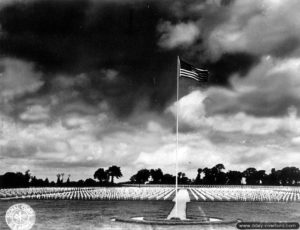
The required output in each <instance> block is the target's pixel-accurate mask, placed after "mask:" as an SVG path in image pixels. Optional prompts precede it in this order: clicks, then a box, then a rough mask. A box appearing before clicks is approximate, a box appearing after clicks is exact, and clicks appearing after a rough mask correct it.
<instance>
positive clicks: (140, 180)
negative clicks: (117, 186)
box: [130, 169, 150, 184]
mask: <svg viewBox="0 0 300 230" xmlns="http://www.w3.org/2000/svg"><path fill="white" fill-rule="evenodd" d="M149 177H150V171H149V170H148V169H141V170H139V171H138V172H137V173H136V174H135V175H133V176H132V177H131V178H130V179H131V181H133V182H134V183H137V184H145V182H146V181H148V179H149Z"/></svg>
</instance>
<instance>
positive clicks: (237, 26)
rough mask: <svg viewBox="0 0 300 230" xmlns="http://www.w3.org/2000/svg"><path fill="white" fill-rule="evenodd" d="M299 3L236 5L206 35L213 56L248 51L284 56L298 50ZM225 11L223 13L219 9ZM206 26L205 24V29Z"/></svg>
mask: <svg viewBox="0 0 300 230" xmlns="http://www.w3.org/2000/svg"><path fill="white" fill-rule="evenodd" d="M299 8H300V5H299V1H297V0H289V1H284V2H283V1H273V0H264V1H250V0H249V1H248V0H246V1H234V3H233V4H231V5H230V7H229V8H226V9H224V10H226V11H228V12H227V14H226V17H225V20H223V21H222V22H219V23H218V24H217V25H215V26H214V27H213V28H212V29H211V31H209V32H208V34H207V40H206V42H207V46H208V48H209V50H210V52H211V54H212V55H215V56H219V55H220V54H221V53H224V52H236V51H245V52H248V53H253V54H256V55H267V54H273V55H276V56H282V55H286V54H289V53H292V52H294V51H295V49H296V48H297V47H299V37H300V36H299V35H300V34H299V31H300V27H299V23H297V22H298V21H299V20H300V18H299V14H298V10H299ZM220 10H223V9H220ZM203 26H205V24H204V25H203Z"/></svg>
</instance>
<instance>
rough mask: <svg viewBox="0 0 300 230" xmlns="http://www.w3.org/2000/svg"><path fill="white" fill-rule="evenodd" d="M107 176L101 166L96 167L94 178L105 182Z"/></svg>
mask: <svg viewBox="0 0 300 230" xmlns="http://www.w3.org/2000/svg"><path fill="white" fill-rule="evenodd" d="M107 178H108V173H107V171H105V170H104V169H103V168H99V169H97V171H96V172H95V173H94V179H97V180H99V182H100V184H102V183H103V182H106V181H107Z"/></svg>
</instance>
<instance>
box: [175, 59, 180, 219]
mask: <svg viewBox="0 0 300 230" xmlns="http://www.w3.org/2000/svg"><path fill="white" fill-rule="evenodd" d="M179 71H180V60H179V56H177V76H176V101H177V103H176V166H175V173H176V174H175V177H176V181H175V208H176V209H175V210H176V217H178V211H177V210H178V208H177V199H178V198H177V190H178V139H179V138H178V112H179V103H178V101H179V100H178V99H179V74H180V73H179Z"/></svg>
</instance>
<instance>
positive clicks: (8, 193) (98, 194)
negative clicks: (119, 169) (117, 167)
mask: <svg viewBox="0 0 300 230" xmlns="http://www.w3.org/2000/svg"><path fill="white" fill-rule="evenodd" d="M174 194H175V190H174V188H171V187H151V188H146V187H143V188H137V187H118V188H24V189H2V190H0V199H70V200H171V199H172V198H173V197H174Z"/></svg>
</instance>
